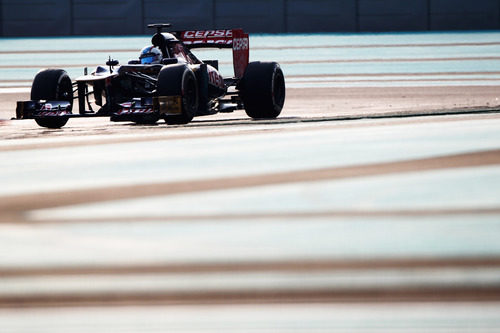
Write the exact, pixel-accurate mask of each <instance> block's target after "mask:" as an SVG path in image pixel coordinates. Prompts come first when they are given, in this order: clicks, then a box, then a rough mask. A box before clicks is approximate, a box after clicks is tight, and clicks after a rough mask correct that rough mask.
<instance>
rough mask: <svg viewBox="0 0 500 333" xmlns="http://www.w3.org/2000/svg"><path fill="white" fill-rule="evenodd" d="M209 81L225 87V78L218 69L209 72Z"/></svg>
mask: <svg viewBox="0 0 500 333" xmlns="http://www.w3.org/2000/svg"><path fill="white" fill-rule="evenodd" d="M208 81H209V82H210V83H211V84H213V85H215V86H217V87H219V88H224V79H223V78H222V77H221V76H220V75H219V73H217V72H216V71H210V72H208Z"/></svg>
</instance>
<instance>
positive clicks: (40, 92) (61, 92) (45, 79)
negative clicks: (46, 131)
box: [31, 69, 73, 128]
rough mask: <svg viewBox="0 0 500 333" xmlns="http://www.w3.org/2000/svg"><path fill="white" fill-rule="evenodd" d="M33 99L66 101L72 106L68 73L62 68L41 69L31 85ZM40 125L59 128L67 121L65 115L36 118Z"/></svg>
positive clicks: (71, 87) (71, 89) (71, 90)
mask: <svg viewBox="0 0 500 333" xmlns="http://www.w3.org/2000/svg"><path fill="white" fill-rule="evenodd" d="M31 100H33V101H40V100H45V101H68V102H69V103H70V104H71V106H73V85H72V83H71V79H70V78H69V76H68V73H66V71H64V70H62V69H42V70H41V71H40V72H38V73H37V74H36V76H35V78H34V80H33V84H32V86H31ZM35 121H36V123H37V124H38V125H39V126H41V127H47V128H61V127H63V126H64V125H66V123H67V122H68V118H67V117H50V118H48V117H47V118H36V119H35Z"/></svg>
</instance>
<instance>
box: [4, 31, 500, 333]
mask: <svg viewBox="0 0 500 333" xmlns="http://www.w3.org/2000/svg"><path fill="white" fill-rule="evenodd" d="M148 43H149V37H148V36H133V37H106V38H102V37H79V38H20V39H16V38H14V39H1V40H0V138H1V140H0V332H2V333H3V332H23V333H24V332H71V333H72V332H119V331H120V332H165V331H179V332H221V331H229V330H231V331H232V332H382V331H383V332H440V333H442V332H498V331H499V330H500V242H499V241H498V240H499V239H500V113H498V110H499V108H500V101H499V98H500V33H498V32H469V33H459V32H457V33H405V34H312V35H252V36H251V37H250V47H251V51H250V59H251V61H257V60H262V61H277V62H279V63H280V64H281V66H282V68H283V71H284V73H285V79H286V83H287V99H286V103H285V107H284V110H283V112H282V114H281V116H280V117H279V118H278V119H276V120H251V119H249V118H248V117H247V116H246V115H245V113H244V112H236V113H230V114H219V115H215V116H209V117H200V118H195V119H194V121H193V122H192V123H190V124H188V125H185V126H168V125H166V124H165V123H163V122H159V123H158V124H157V125H155V126H139V125H134V124H131V123H111V122H109V121H108V120H107V119H106V118H97V119H70V121H69V122H68V124H67V125H66V126H65V127H63V128H62V129H59V130H49V129H44V128H40V127H38V126H37V125H36V123H35V122H34V121H32V120H10V118H12V117H14V116H15V102H16V100H25V99H29V92H30V85H31V81H32V79H33V77H34V75H35V74H36V72H37V71H38V70H39V69H40V68H44V67H54V68H55V67H57V68H64V69H66V70H67V71H68V73H69V74H70V76H71V77H73V78H74V77H76V76H78V75H80V74H81V73H83V67H85V66H87V67H89V70H90V71H92V68H93V67H95V66H97V65H99V64H103V63H104V62H105V61H106V60H107V59H108V56H111V57H112V58H116V59H118V60H120V61H121V62H122V63H126V62H127V61H128V60H129V59H132V58H136V57H137V56H138V54H139V50H140V49H141V48H142V47H143V46H145V45H148ZM196 54H197V55H199V58H201V59H219V61H220V63H219V64H220V68H221V70H222V72H223V73H224V74H226V75H231V53H230V51H217V50H204V51H202V52H197V53H196Z"/></svg>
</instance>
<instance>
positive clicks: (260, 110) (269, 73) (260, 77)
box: [239, 61, 286, 119]
mask: <svg viewBox="0 0 500 333" xmlns="http://www.w3.org/2000/svg"><path fill="white" fill-rule="evenodd" d="M239 90H240V97H241V100H242V101H243V105H244V107H245V112H246V113H247V115H248V116H249V117H251V118H257V119H258V118H276V117H278V116H279V114H280V113H281V110H282V109H283V105H284V104H285V92H286V88H285V76H284V75H283V71H282V70H281V67H280V65H279V64H278V63H276V62H260V61H257V62H251V63H249V64H248V66H247V69H246V70H245V74H244V75H243V78H242V79H241V81H240V84H239Z"/></svg>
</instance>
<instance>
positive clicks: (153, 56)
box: [139, 46, 163, 64]
mask: <svg viewBox="0 0 500 333" xmlns="http://www.w3.org/2000/svg"><path fill="white" fill-rule="evenodd" d="M162 58H163V57H162V54H161V51H160V50H159V49H158V48H156V47H154V46H146V47H144V48H143V49H142V50H141V55H140V56H139V60H140V61H141V64H159V63H161V59H162Z"/></svg>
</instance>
